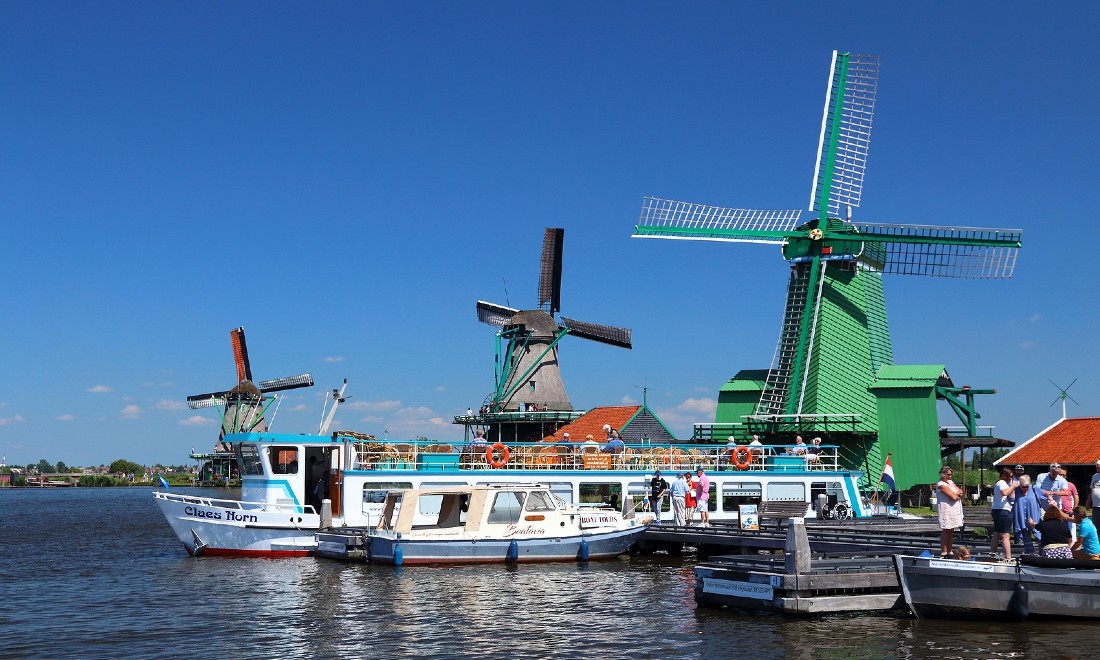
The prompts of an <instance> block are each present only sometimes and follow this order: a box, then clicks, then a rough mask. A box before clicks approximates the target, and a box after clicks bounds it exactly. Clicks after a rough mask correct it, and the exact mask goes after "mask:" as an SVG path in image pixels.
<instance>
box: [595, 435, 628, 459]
mask: <svg viewBox="0 0 1100 660" xmlns="http://www.w3.org/2000/svg"><path fill="white" fill-rule="evenodd" d="M624 449H626V445H624V444H623V441H622V438H620V437H619V432H618V431H616V430H614V429H612V430H611V437H609V438H608V439H607V444H606V445H604V446H603V449H601V450H600V451H602V452H604V453H608V454H621V453H623V450H624Z"/></svg>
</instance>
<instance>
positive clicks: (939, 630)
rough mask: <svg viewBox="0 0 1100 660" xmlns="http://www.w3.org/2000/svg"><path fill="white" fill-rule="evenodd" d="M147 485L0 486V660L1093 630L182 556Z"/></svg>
mask: <svg viewBox="0 0 1100 660" xmlns="http://www.w3.org/2000/svg"><path fill="white" fill-rule="evenodd" d="M150 492H151V491H150V489H147V488H129V489H107V488H97V489H91V488H89V489H55V490H27V489H18V490H12V489H5V490H0V504H2V505H3V507H4V509H3V511H4V513H5V515H4V516H3V518H2V521H3V522H2V523H0V525H2V527H0V549H2V552H0V584H2V585H3V593H4V595H3V597H0V657H29V656H51V657H76V656H80V657H123V656H126V657H154V656H155V657H183V656H186V657H191V658H242V657H246V658H285V657H326V658H327V657H349V658H354V657H363V658H404V657H409V656H413V655H416V656H418V657H425V658H427V657H458V656H465V657H475V658H509V657H530V658H577V657H585V658H593V659H596V658H693V657H706V658H715V659H717V658H734V657H742V656H744V657H750V658H754V659H755V658H781V657H792V658H793V657H812V658H1013V657H1015V658H1020V657H1037V658H1039V657H1041V658H1044V659H1048V658H1070V657H1086V656H1090V655H1093V656H1094V655H1096V654H1097V653H1100V634H1098V632H1097V631H1098V628H1097V626H1096V625H1095V624H1072V623H1059V624H1051V623H1040V624H1022V625H1021V624H1007V623H1006V624H1003V625H998V624H988V623H961V622H960V623H954V622H933V621H917V620H915V619H910V618H908V617H906V616H901V615H897V616H878V615H876V616H830V617H822V618H817V619H803V620H797V619H783V618H780V617H751V616H739V615H735V614H731V613H729V612H725V611H719V610H708V609H698V608H696V606H695V601H694V599H693V597H692V594H693V588H694V583H693V577H692V561H691V560H690V559H684V560H679V559H668V558H663V557H662V558H646V557H642V558H634V559H621V560H617V561H611V562H602V563H599V562H594V563H592V564H590V565H589V566H587V567H581V566H578V565H576V564H561V565H537V566H519V567H508V566H485V567H463V568H435V567H410V568H406V569H403V570H401V569H394V568H393V567H384V566H377V567H375V566H368V565H362V564H343V563H339V562H334V561H327V560H315V559H287V560H256V559H240V560H238V559H219V558H206V559H204V558H191V557H187V556H186V553H184V551H183V549H182V547H180V545H179V544H178V543H177V542H176V540H175V539H174V537H173V536H172V534H171V531H170V530H169V528H168V524H167V523H166V522H164V520H163V519H162V517H161V515H160V513H159V511H158V510H157V509H156V506H155V505H154V504H153V498H152V495H150Z"/></svg>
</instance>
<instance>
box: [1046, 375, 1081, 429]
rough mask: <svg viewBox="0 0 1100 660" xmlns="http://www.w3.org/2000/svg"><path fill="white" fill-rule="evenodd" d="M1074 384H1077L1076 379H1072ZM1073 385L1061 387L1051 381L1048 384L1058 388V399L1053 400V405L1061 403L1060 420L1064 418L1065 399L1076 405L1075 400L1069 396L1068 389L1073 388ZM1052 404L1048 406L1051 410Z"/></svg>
mask: <svg viewBox="0 0 1100 660" xmlns="http://www.w3.org/2000/svg"><path fill="white" fill-rule="evenodd" d="M1047 380H1050V379H1049V378H1048V379H1047ZM1076 382H1077V379H1076V378H1074V379H1073V383H1076ZM1073 383H1070V384H1069V385H1067V386H1066V387H1062V386H1061V385H1059V384H1058V383H1055V382H1054V381H1053V380H1050V384H1051V385H1053V386H1055V387H1057V388H1058V398H1057V399H1055V400H1054V403H1058V402H1059V401H1061V402H1062V419H1065V418H1066V399H1069V400H1070V401H1072V402H1074V403H1077V399H1074V398H1073V397H1071V396H1070V395H1069V388H1071V387H1073ZM1054 403H1052V404H1050V406H1051V407H1052V408H1053V407H1054ZM1077 405H1081V404H1079V403H1077Z"/></svg>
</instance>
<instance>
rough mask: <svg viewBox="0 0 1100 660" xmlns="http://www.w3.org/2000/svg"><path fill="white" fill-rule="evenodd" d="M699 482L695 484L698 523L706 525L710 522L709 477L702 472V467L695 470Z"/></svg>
mask: <svg viewBox="0 0 1100 660" xmlns="http://www.w3.org/2000/svg"><path fill="white" fill-rule="evenodd" d="M695 476H696V477H697V478H698V479H699V483H698V484H697V485H696V486H695V506H696V507H697V508H698V509H699V524H700V525H702V526H703V527H706V526H707V525H709V524H710V477H708V476H707V475H706V473H704V472H703V468H699V469H698V470H696V471H695Z"/></svg>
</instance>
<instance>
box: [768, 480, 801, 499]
mask: <svg viewBox="0 0 1100 660" xmlns="http://www.w3.org/2000/svg"><path fill="white" fill-rule="evenodd" d="M767 499H768V500H793V501H798V502H806V501H808V500H807V499H806V484H805V483H803V482H801V481H773V482H771V483H769V484H768V498H767Z"/></svg>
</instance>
